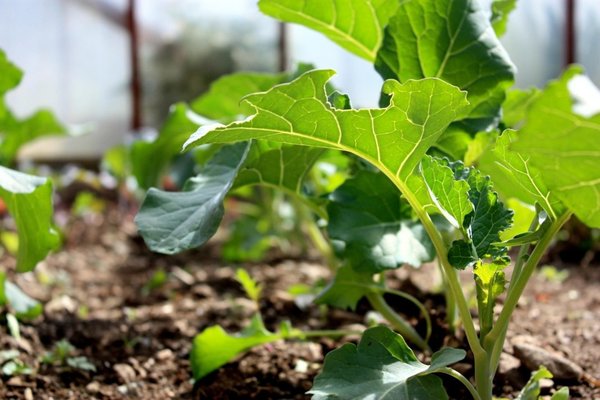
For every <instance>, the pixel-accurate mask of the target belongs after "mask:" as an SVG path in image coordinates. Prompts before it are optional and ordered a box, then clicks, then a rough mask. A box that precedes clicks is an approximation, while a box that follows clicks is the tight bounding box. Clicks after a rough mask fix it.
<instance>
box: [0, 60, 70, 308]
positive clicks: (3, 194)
mask: <svg viewBox="0 0 600 400" xmlns="http://www.w3.org/2000/svg"><path fill="white" fill-rule="evenodd" d="M21 77H22V72H21V71H20V70H19V69H18V68H17V67H16V66H15V65H14V64H12V63H11V62H10V61H9V60H8V59H7V57H6V55H5V54H4V52H3V51H2V50H0V138H1V140H0V199H1V200H2V202H3V203H4V205H5V206H6V209H7V210H8V213H9V214H10V215H11V216H12V217H13V221H14V225H16V229H17V232H18V235H17V243H18V244H17V268H16V270H17V272H28V271H32V270H33V269H34V268H35V266H36V264H37V263H38V262H39V261H41V260H43V259H44V258H45V257H46V256H47V255H48V253H49V252H50V251H52V250H54V249H56V248H57V247H58V245H59V243H60V238H59V235H58V233H57V232H56V230H55V229H54V226H53V224H52V183H51V182H50V181H49V180H48V179H46V178H42V177H37V176H33V175H28V174H24V173H21V172H18V171H15V170H12V169H10V168H7V167H6V166H9V165H11V164H13V163H14V160H15V157H16V154H17V151H18V149H19V148H20V147H21V146H22V145H23V144H25V143H26V142H28V141H30V140H32V139H35V138H37V137H40V136H43V135H47V134H61V133H63V132H64V128H63V127H62V126H61V125H60V124H59V123H58V122H57V121H56V119H55V118H54V116H53V115H52V114H51V113H50V112H48V111H45V110H42V111H39V112H37V113H36V114H34V115H33V116H31V117H29V118H27V119H24V120H20V119H18V118H17V117H15V116H14V115H13V113H12V112H11V111H10V110H9V108H8V107H7V106H6V104H5V100H4V97H5V95H6V93H7V92H8V91H9V90H11V89H13V88H14V87H15V86H17V85H18V84H19V82H20V80H21ZM0 305H2V306H5V305H8V306H9V307H10V308H12V311H13V312H14V313H15V315H16V316H17V317H19V318H35V317H36V316H37V315H39V314H40V313H41V311H42V307H41V305H40V304H39V303H38V302H36V301H35V300H33V299H31V298H30V297H29V296H27V295H26V294H25V293H23V292H22V291H21V290H20V289H19V288H18V287H17V286H16V285H14V284H13V283H11V282H9V281H7V280H6V274H5V272H4V271H1V272H0Z"/></svg>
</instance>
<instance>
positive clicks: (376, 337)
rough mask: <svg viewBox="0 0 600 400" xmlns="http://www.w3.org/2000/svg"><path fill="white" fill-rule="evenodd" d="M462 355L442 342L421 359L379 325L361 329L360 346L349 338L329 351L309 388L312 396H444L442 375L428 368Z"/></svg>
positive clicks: (425, 399)
mask: <svg viewBox="0 0 600 400" xmlns="http://www.w3.org/2000/svg"><path fill="white" fill-rule="evenodd" d="M464 356H465V352H464V350H459V349H451V348H444V349H442V350H440V351H439V352H437V353H435V354H434V355H433V357H432V360H431V365H425V364H423V363H421V362H420V361H419V360H418V359H417V357H416V356H415V355H414V353H413V352H412V350H411V349H410V348H409V347H408V346H407V345H406V342H405V341H404V339H402V337H401V336H400V335H398V334H396V333H394V332H392V331H391V330H390V329H388V328H386V327H384V326H377V327H374V328H370V329H367V330H366V331H365V332H364V333H363V337H362V339H361V341H360V343H359V344H358V346H356V345H354V344H350V343H347V344H345V345H343V346H342V347H340V348H339V349H336V350H334V351H332V352H330V353H329V354H327V356H326V357H325V365H324V366H323V370H322V371H321V373H320V374H319V375H317V377H316V378H315V381H314V384H313V387H312V389H311V390H310V391H309V392H308V393H311V394H312V395H313V400H326V399H331V400H333V399H338V400H345V399H372V400H384V399H389V400H391V399H394V400H411V399H419V400H442V399H447V398H448V395H447V394H446V391H445V390H444V386H443V384H442V381H441V379H439V378H438V377H436V376H434V375H432V374H433V373H435V372H437V371H439V370H440V369H442V368H445V367H447V366H448V365H450V364H453V363H456V362H458V361H460V360H462V359H463V358H464Z"/></svg>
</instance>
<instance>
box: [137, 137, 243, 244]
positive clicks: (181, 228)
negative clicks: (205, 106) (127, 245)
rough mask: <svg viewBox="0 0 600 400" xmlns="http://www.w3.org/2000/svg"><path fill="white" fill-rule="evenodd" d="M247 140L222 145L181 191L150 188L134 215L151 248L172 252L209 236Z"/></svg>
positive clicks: (237, 168) (197, 242)
mask: <svg viewBox="0 0 600 400" xmlns="http://www.w3.org/2000/svg"><path fill="white" fill-rule="evenodd" d="M249 146H250V144H249V143H238V144H235V145H231V146H225V147H223V148H222V149H221V150H220V151H219V152H218V153H217V154H215V156H214V157H213V158H212V159H211V160H210V161H209V162H208V163H207V165H206V166H205V167H203V168H202V171H201V172H200V174H199V175H198V176H196V177H194V178H191V179H190V180H189V181H188V182H187V183H186V187H185V188H184V191H183V192H166V191H162V190H158V189H155V188H152V189H150V190H149V191H148V193H147V194H146V198H145V199H144V202H143V203H142V206H141V208H140V211H139V213H138V215H137V216H136V218H135V222H136V224H137V226H138V228H139V231H140V234H141V235H142V236H143V238H144V240H145V242H146V244H147V245H148V247H149V248H150V249H152V250H153V251H156V252H159V253H165V254H174V253H177V252H180V251H183V250H187V249H190V248H193V247H198V246H200V245H201V244H203V243H205V242H206V241H207V240H208V239H210V238H211V237H212V236H213V235H214V234H215V232H216V231H217V228H218V227H219V224H220V223H221V219H222V218H223V213H224V209H223V199H224V198H225V196H226V195H227V193H228V192H229V189H231V186H232V185H233V181H234V180H235V178H236V176H237V173H238V170H239V169H240V167H241V166H242V164H243V163H244V160H245V158H246V154H247V153H248V147H249Z"/></svg>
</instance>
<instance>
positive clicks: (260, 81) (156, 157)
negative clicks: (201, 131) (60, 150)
mask: <svg viewBox="0 0 600 400" xmlns="http://www.w3.org/2000/svg"><path fill="white" fill-rule="evenodd" d="M305 68H308V66H307V65H303V64H300V65H299V66H298V71H303V70H304V69H305ZM296 73H298V72H295V73H294V74H296ZM294 74H288V73H281V74H260V73H244V72H240V73H235V74H231V75H227V76H224V77H222V78H219V79H218V80H216V81H215V82H214V83H212V84H211V86H210V89H209V91H208V92H206V93H204V94H202V95H201V96H200V97H198V98H197V99H195V100H193V101H192V102H191V103H190V105H187V104H185V103H177V104H174V105H173V106H171V110H170V111H169V116H168V117H167V120H166V121H165V123H164V124H163V126H162V127H161V129H160V133H159V135H158V137H157V138H156V140H154V141H152V142H146V141H136V142H134V143H133V144H132V146H131V163H132V173H133V176H135V177H136V179H137V181H138V184H139V185H140V186H141V187H142V188H145V189H148V188H150V187H151V186H155V185H157V184H158V180H159V178H160V174H161V173H162V172H163V171H164V169H165V168H166V167H167V166H168V165H169V163H170V162H171V161H172V160H173V159H174V158H175V157H176V156H177V155H179V154H180V153H181V147H182V145H183V143H185V141H186V139H187V138H188V137H189V136H190V135H191V134H192V133H193V132H195V131H196V130H197V129H198V128H199V126H200V125H201V124H204V122H206V118H208V119H210V120H218V121H221V122H230V121H233V120H235V119H236V118H238V117H243V116H244V115H248V114H251V112H252V109H251V108H249V107H248V106H244V104H241V103H240V99H241V98H243V97H244V96H246V95H248V94H250V93H254V92H259V91H264V90H267V89H269V88H271V87H272V86H274V85H276V84H278V83H281V82H285V81H287V80H289V79H291V77H292V76H294ZM148 160H152V162H148Z"/></svg>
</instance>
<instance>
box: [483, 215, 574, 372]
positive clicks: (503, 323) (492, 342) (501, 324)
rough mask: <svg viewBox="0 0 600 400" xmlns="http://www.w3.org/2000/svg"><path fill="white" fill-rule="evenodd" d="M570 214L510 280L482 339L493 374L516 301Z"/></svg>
mask: <svg viewBox="0 0 600 400" xmlns="http://www.w3.org/2000/svg"><path fill="white" fill-rule="evenodd" d="M570 217H571V213H569V212H567V213H565V214H563V215H561V216H560V217H559V218H558V219H557V220H556V221H554V222H553V223H552V225H550V227H549V228H548V230H547V231H546V232H544V233H543V235H542V237H541V238H540V240H539V242H538V243H537V244H536V245H535V247H534V249H533V251H532V252H531V254H530V256H529V258H528V259H527V261H526V262H525V263H524V264H523V265H522V268H521V269H520V271H519V274H518V276H517V277H516V279H515V280H512V282H511V285H510V286H509V289H508V294H507V296H506V300H505V302H504V307H502V311H501V312H500V315H499V316H498V320H497V321H496V323H495V325H494V327H493V328H492V330H491V331H490V332H489V333H488V335H487V336H486V337H485V338H484V348H485V349H486V350H487V351H489V352H490V353H491V356H490V361H489V362H490V367H491V368H492V369H493V371H494V372H495V371H496V369H497V368H498V363H499V360H500V354H501V353H502V347H503V346H504V340H505V338H506V331H507V330H508V324H509V322H510V317H511V316H512V314H513V312H514V310H515V308H516V307H517V304H518V301H519V299H520V298H521V295H522V294H523V291H524V290H525V287H526V286H527V283H528V282H529V279H530V278H531V275H532V274H533V272H534V271H535V269H536V267H537V266H538V264H539V262H540V259H541V258H542V256H543V255H544V254H545V253H546V250H547V248H548V246H549V245H550V243H551V242H552V239H553V238H554V236H555V235H556V233H558V231H559V230H560V229H561V228H562V226H563V225H564V224H565V222H567V221H568V220H569V218H570ZM520 255H521V254H520Z"/></svg>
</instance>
